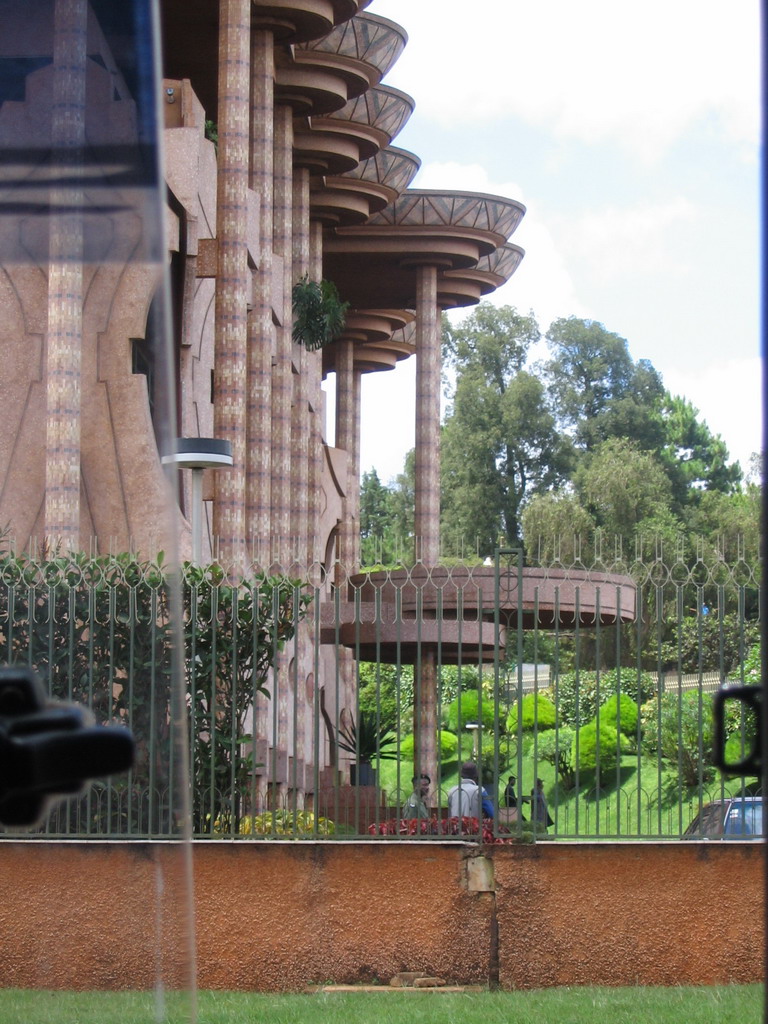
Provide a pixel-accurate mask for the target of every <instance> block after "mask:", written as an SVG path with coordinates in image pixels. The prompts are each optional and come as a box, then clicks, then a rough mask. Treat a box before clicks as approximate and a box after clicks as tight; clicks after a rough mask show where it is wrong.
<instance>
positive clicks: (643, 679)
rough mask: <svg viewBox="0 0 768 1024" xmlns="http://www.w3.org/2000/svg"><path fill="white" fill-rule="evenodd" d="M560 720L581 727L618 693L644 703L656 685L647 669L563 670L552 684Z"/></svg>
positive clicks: (653, 692)
mask: <svg viewBox="0 0 768 1024" xmlns="http://www.w3.org/2000/svg"><path fill="white" fill-rule="evenodd" d="M550 689H551V692H552V696H553V698H554V699H555V702H556V704H557V713H558V716H559V718H560V721H561V722H565V723H567V724H568V725H573V726H577V727H578V726H581V725H584V724H585V723H587V722H590V721H591V720H592V719H593V718H594V717H595V715H596V714H597V708H598V705H600V706H602V705H603V704H605V702H606V701H607V700H609V699H610V698H611V697H615V696H616V695H617V694H621V695H622V696H624V695H626V696H627V697H631V698H632V700H633V701H635V703H636V704H638V705H639V704H643V703H645V702H646V701H647V700H649V699H650V698H651V697H653V695H654V694H655V692H656V684H655V682H654V679H653V677H652V676H651V675H650V674H649V673H648V672H640V673H638V672H637V671H636V670H634V669H628V668H624V669H621V671H620V672H619V670H617V669H615V668H612V669H607V670H606V671H604V672H600V673H599V675H598V673H597V672H593V671H581V672H579V673H576V672H562V673H561V674H560V675H559V676H558V677H557V679H556V680H555V681H554V683H553V684H552V686H551V688H550Z"/></svg>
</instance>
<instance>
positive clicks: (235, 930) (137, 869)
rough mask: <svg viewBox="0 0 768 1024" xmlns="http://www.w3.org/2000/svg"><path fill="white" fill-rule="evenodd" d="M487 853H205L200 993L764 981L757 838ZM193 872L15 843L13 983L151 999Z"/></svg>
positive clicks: (229, 848)
mask: <svg viewBox="0 0 768 1024" xmlns="http://www.w3.org/2000/svg"><path fill="white" fill-rule="evenodd" d="M483 853H484V856H483V855H482V853H481V854H478V851H476V849H475V848H473V847H470V846H466V845H464V844H461V843H449V842H444V843H400V842H397V843H387V842H371V843H342V842H339V843H334V842H328V843H311V842H306V843H305V842H287V843H281V842H265V843H249V842H244V843H236V844H233V843H228V842H225V841H214V842H208V843H206V842H199V843H197V844H195V848H194V863H195V892H196V908H195V909H196V916H197V957H198V981H199V985H200V986H201V987H202V988H212V989H237V990H264V991H276V990H298V989H301V988H302V987H303V986H304V985H306V984H309V983H312V982H324V981H335V982H354V981H365V980H371V979H373V978H378V979H380V980H384V981H386V980H387V979H388V978H389V977H390V976H391V975H392V974H394V973H396V972H397V971H400V970H405V969H411V970H426V971H429V972H430V973H432V974H436V975H439V976H440V977H443V978H445V979H446V980H448V981H451V982H464V983H470V982H475V983H481V984H484V983H487V982H489V980H492V979H494V978H495V977H498V978H499V980H500V982H501V985H502V987H503V988H528V987H530V988H535V987H544V986H553V985H586V984H606V985H636V984H648V985H651V984H669V985H673V984H674V985H678V984H680V985H695V984H715V983H727V982H755V981H759V980H761V979H762V977H763V936H762V930H763V920H764V915H763V852H762V849H761V846H760V845H759V844H749V843H711V844H706V843H704V844H699V843H664V844H661V843H627V844H609V843H603V844H592V845H587V844H585V845H576V844H555V843H540V844H538V845H536V846H497V847H492V848H485V850H484V851H483ZM178 865H179V851H178V848H174V847H173V845H172V844H163V843H157V844H149V843H135V844H119V843H75V842H67V843H45V842H40V843H39V842H23V843H14V842H7V843H5V842H4V843H2V844H0V941H1V942H2V949H3V970H2V974H1V975H0V984H2V985H3V986H5V987H15V986H19V987H27V988H32V987H40V988H51V989H88V988H102V989H128V988H133V989H140V988H148V987H151V985H152V984H153V979H154V971H155V964H156V948H157V947H156V943H155V936H156V935H157V934H160V935H161V936H162V947H163V953H162V956H163V958H164V961H165V965H166V971H167V973H166V982H168V981H169V980H171V981H173V978H174V973H175V972H176V971H178V972H181V970H182V968H181V966H180V965H181V959H182V957H183V950H182V949H181V948H180V945H181V944H180V943H178V941H176V939H174V937H173V928H174V927H182V926H181V925H177V926H174V921H179V922H181V921H183V915H181V914H179V912H178V909H177V908H176V909H174V907H173V906H172V904H173V899H174V891H173V886H174V884H175V883H174V878H176V877H177V876H178V870H177V868H178ZM159 893H164V896H163V897H162V899H164V901H165V903H164V906H163V908H162V913H161V914H160V915H158V914H157V913H156V904H157V902H158V899H159V898H160V897H158V894H159ZM158 929H159V931H158ZM178 976H179V977H181V974H179V975H178Z"/></svg>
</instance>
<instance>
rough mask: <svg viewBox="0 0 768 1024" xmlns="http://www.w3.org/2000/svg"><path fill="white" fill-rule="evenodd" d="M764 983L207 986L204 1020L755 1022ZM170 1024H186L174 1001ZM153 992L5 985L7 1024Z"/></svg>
mask: <svg viewBox="0 0 768 1024" xmlns="http://www.w3.org/2000/svg"><path fill="white" fill-rule="evenodd" d="M762 1005H763V989H762V986H760V985H728V986H720V987H712V988H571V989H568V988H563V989H543V990H539V991H533V992H468V993H466V994H452V993H436V992H415V991H414V992H409V993H395V992H393V993H389V992H383V993H381V994H379V993H376V992H373V993H369V992H360V993H350V994H347V993H335V992H320V993H317V994H315V995H261V994H248V993H240V992H201V993H199V996H198V1024H246V1022H247V1024H251V1022H254V1024H255V1022H258V1024H402V1022H403V1021H408V1024H454V1022H455V1024H496V1022H498V1024H682V1022H684V1024H714V1022H716V1024H758V1022H759V1021H760V1020H761V1010H762ZM167 1011H168V1012H167V1016H165V1015H164V1016H162V1017H160V1019H161V1020H163V1021H168V1022H169V1024H177V1022H178V1024H182V1022H184V1021H188V1020H189V1019H190V1018H189V1013H188V1007H187V1006H185V1004H184V1002H183V1000H181V1001H179V1002H178V1003H177V1004H176V1005H174V1004H173V1000H169V1002H168V1006H167ZM156 1020H157V1017H156V1015H155V1002H154V996H153V995H152V994H151V993H136V992H119V993H114V992H96V993H79V992H29V991H18V990H13V989H6V990H0V1024H22V1022H23V1024H154V1022H155V1021H156Z"/></svg>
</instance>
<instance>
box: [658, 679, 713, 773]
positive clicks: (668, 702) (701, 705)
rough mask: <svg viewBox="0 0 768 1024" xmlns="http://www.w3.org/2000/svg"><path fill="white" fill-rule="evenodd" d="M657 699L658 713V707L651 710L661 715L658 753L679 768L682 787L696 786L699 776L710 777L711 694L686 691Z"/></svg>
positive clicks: (711, 738) (711, 739)
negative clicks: (658, 703) (659, 750)
mask: <svg viewBox="0 0 768 1024" xmlns="http://www.w3.org/2000/svg"><path fill="white" fill-rule="evenodd" d="M659 700H660V712H659V708H658V707H657V708H656V709H655V710H656V714H659V713H660V717H661V728H660V730H658V740H659V741H660V742H659V747H660V749H661V753H662V756H663V757H665V758H667V759H668V760H669V761H670V762H671V764H670V766H671V767H672V768H676V769H677V770H678V771H679V773H680V778H681V780H682V781H683V782H684V783H685V785H686V786H695V785H697V784H698V782H699V779H700V778H701V779H708V778H711V776H712V748H713V739H714V724H713V720H712V697H711V695H710V694H708V693H702V694H700V693H699V691H698V690H686V691H685V692H684V693H683V694H682V695H678V694H676V693H665V694H663V695H662V696H661V697H660V698H659ZM657 721H658V720H657ZM657 729H658V727H657Z"/></svg>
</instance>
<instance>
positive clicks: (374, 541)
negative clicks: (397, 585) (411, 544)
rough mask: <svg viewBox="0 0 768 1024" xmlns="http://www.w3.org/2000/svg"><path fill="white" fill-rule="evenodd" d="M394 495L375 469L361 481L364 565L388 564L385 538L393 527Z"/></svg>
mask: <svg viewBox="0 0 768 1024" xmlns="http://www.w3.org/2000/svg"><path fill="white" fill-rule="evenodd" d="M391 504H392V495H391V492H390V491H389V490H388V489H387V488H386V487H385V486H384V484H382V482H381V481H380V480H379V475H378V473H377V472H376V470H375V469H372V470H371V472H370V473H367V472H366V473H363V477H362V480H361V481H360V537H361V540H362V544H361V557H362V562H363V565H373V564H375V563H376V562H386V561H387V560H388V559H387V553H386V552H385V550H384V548H385V543H384V541H385V536H386V534H387V532H388V531H391V527H392V510H391Z"/></svg>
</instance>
